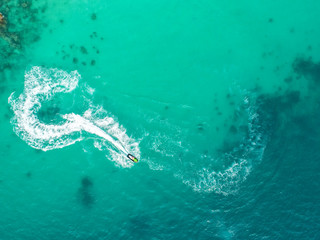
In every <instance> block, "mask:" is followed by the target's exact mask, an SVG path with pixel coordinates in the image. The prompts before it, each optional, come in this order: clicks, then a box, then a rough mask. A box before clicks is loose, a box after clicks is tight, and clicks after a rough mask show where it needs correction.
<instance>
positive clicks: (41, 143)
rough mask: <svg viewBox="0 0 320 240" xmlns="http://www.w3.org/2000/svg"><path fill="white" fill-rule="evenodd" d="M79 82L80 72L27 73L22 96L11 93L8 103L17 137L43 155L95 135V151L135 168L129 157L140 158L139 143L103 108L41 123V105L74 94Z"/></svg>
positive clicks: (35, 69) (37, 70)
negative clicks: (39, 114)
mask: <svg viewBox="0 0 320 240" xmlns="http://www.w3.org/2000/svg"><path fill="white" fill-rule="evenodd" d="M80 78H81V76H80V74H79V73H78V72H77V71H73V72H71V73H67V72H65V71H62V70H58V69H55V68H51V69H45V68H42V67H32V68H31V70H30V71H28V72H26V73H25V82H24V91H23V93H22V94H21V95H20V96H19V97H18V98H15V96H14V93H12V94H11V96H10V97H9V99H8V102H9V104H11V107H12V110H13V111H14V114H15V115H14V117H13V119H12V121H11V122H12V124H13V126H14V130H15V132H16V134H17V135H18V136H19V137H20V138H21V139H23V140H24V141H26V143H28V144H29V145H30V146H31V147H33V148H37V149H41V150H43V151H47V150H52V149H57V148H63V147H65V146H68V145H71V144H74V143H75V142H77V141H81V140H83V139H86V136H87V135H94V136H95V139H96V140H95V142H94V146H95V147H97V148H98V149H99V150H101V151H104V150H108V151H107V152H108V154H109V155H111V157H112V160H113V161H115V162H116V163H117V164H118V165H120V166H122V167H130V166H132V165H133V163H132V162H131V161H130V160H128V159H127V158H126V155H127V154H128V153H129V152H130V153H132V154H134V155H135V156H137V157H138V158H139V157H140V151H139V147H138V143H137V142H135V141H134V140H133V139H131V138H130V137H128V136H127V135H126V130H125V129H124V128H123V127H122V126H120V125H119V124H118V123H117V122H116V121H115V120H114V119H113V118H112V117H109V116H108V113H107V112H106V111H105V110H104V109H103V108H102V107H99V106H96V107H95V106H90V108H89V109H88V110H86V111H85V112H84V114H83V115H79V114H75V113H70V114H64V115H61V117H62V118H63V119H64V121H63V123H61V124H57V125H55V124H46V123H44V122H42V121H40V120H39V118H38V116H37V113H38V111H39V109H40V108H41V103H42V102H44V101H48V100H51V99H52V98H53V97H54V95H55V94H56V93H68V92H71V91H73V90H74V89H75V88H76V87H77V86H78V82H79V79H80ZM108 154H107V155H108Z"/></svg>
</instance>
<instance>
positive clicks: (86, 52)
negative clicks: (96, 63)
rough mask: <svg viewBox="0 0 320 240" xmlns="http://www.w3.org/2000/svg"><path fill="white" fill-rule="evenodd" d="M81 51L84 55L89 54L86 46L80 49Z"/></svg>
mask: <svg viewBox="0 0 320 240" xmlns="http://www.w3.org/2000/svg"><path fill="white" fill-rule="evenodd" d="M80 51H81V53H82V54H88V51H87V49H86V48H85V47H84V46H81V47H80Z"/></svg>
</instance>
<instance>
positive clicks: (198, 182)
mask: <svg viewBox="0 0 320 240" xmlns="http://www.w3.org/2000/svg"><path fill="white" fill-rule="evenodd" d="M244 106H245V109H246V111H247V115H248V137H247V138H245V139H244V140H243V141H242V143H241V144H240V145H239V146H238V147H236V148H234V149H233V150H232V151H231V152H227V153H225V154H224V155H223V156H222V157H221V161H224V160H225V159H228V160H231V161H232V162H233V163H232V164H231V166H229V167H228V168H226V169H225V170H223V171H215V170H214V169H212V168H210V167H203V168H202V169H200V170H198V171H196V172H194V173H193V177H191V178H188V177H184V176H183V175H181V174H176V177H178V178H180V179H182V181H183V182H184V183H185V184H187V185H189V186H191V187H192V188H193V190H195V191H199V192H202V191H204V192H212V191H213V192H216V193H220V194H223V195H228V194H233V193H236V192H237V190H238V187H239V185H240V184H241V183H242V182H244V181H245V180H246V179H247V177H248V176H249V174H250V172H251V171H252V169H253V168H254V166H256V165H257V164H259V163H260V162H261V160H262V157H263V154H264V150H265V147H266V144H267V140H268V135H267V134H266V133H264V127H263V126H262V121H261V119H260V116H259V114H258V112H257V106H256V104H255V99H254V97H252V96H251V97H248V96H245V97H244Z"/></svg>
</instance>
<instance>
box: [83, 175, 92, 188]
mask: <svg viewBox="0 0 320 240" xmlns="http://www.w3.org/2000/svg"><path fill="white" fill-rule="evenodd" d="M81 185H82V187H84V188H89V187H92V186H93V183H92V181H91V179H90V178H89V177H83V178H82V179H81Z"/></svg>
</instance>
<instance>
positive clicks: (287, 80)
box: [284, 77, 293, 83]
mask: <svg viewBox="0 0 320 240" xmlns="http://www.w3.org/2000/svg"><path fill="white" fill-rule="evenodd" d="M292 80H293V78H292V77H286V78H285V79H284V81H285V82H286V83H291V82H292Z"/></svg>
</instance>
